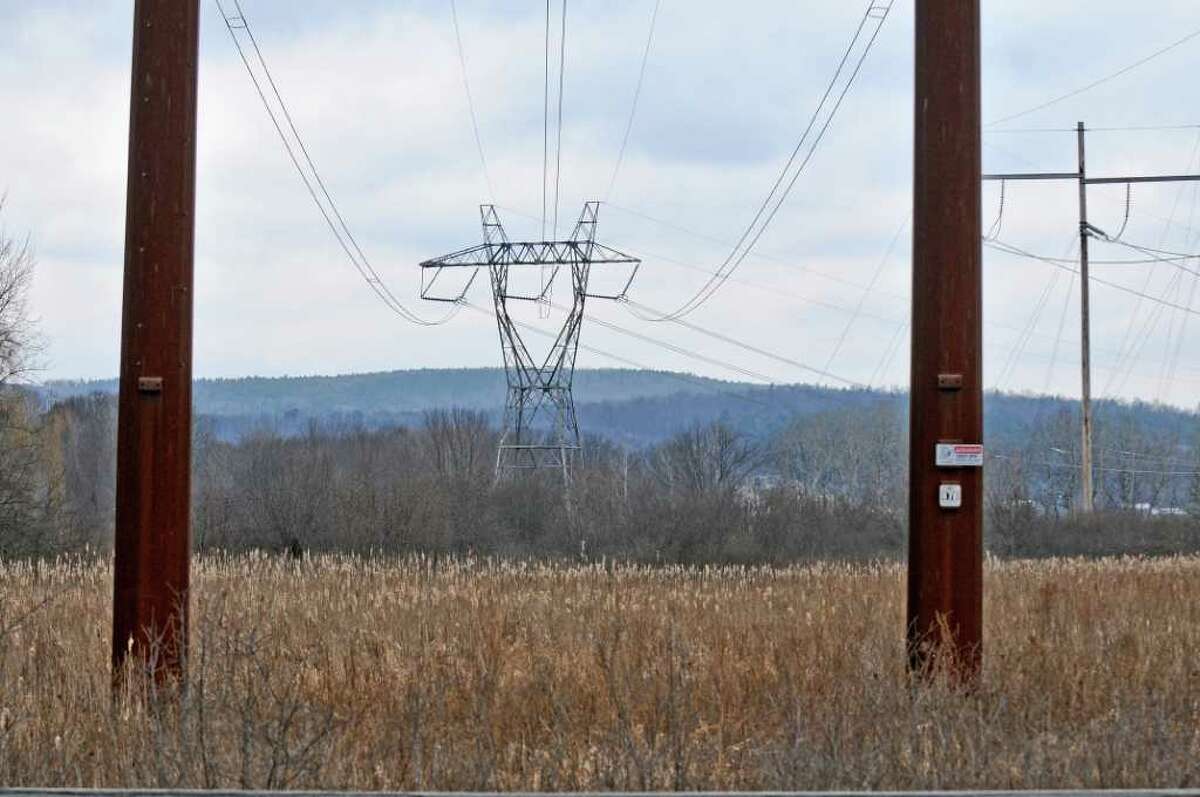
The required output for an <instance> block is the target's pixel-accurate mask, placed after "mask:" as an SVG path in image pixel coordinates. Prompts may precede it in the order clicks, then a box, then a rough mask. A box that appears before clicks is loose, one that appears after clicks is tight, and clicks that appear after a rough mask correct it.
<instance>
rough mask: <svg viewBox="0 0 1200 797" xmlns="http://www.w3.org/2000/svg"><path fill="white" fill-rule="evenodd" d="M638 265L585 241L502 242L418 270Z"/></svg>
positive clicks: (633, 259)
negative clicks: (577, 264)
mask: <svg viewBox="0 0 1200 797" xmlns="http://www.w3.org/2000/svg"><path fill="white" fill-rule="evenodd" d="M641 262H642V261H641V260H640V259H639V258H636V257H634V256H632V255H627V254H625V253H624V252H621V251H618V250H616V249H613V248H612V247H610V246H605V245H604V244H598V243H592V242H589V241H586V240H585V241H511V242H510V241H504V242H501V243H491V244H479V245H477V246H472V247H469V248H467V249H461V250H459V251H457V252H451V253H450V254H448V255H443V256H441V257H437V258H434V259H432V260H426V261H424V262H423V263H421V268H426V269H433V268H451V267H457V268H481V267H484V266H568V265H572V264H575V263H590V264H591V265H603V264H627V265H637V264H639V263H641Z"/></svg>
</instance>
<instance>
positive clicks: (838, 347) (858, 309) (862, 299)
mask: <svg viewBox="0 0 1200 797" xmlns="http://www.w3.org/2000/svg"><path fill="white" fill-rule="evenodd" d="M911 218H912V216H911V215H909V217H908V218H906V219H905V220H904V223H903V224H901V225H900V227H899V228H897V230H896V234H895V235H893V236H892V241H891V243H889V244H888V248H887V251H886V252H884V253H883V257H882V258H880V260H879V265H878V266H876V267H875V273H874V275H872V277H871V282H870V283H869V284H868V285H867V287H866V288H865V289H864V290H863V292H862V295H861V296H859V297H858V304H857V305H855V307H854V312H853V313H852V314H851V315H850V319H849V320H848V321H846V326H845V327H844V328H843V329H842V334H841V337H839V338H838V341H837V343H836V344H834V347H833V351H831V352H830V353H829V359H828V360H826V361H825V367H826V368H827V369H828V368H832V367H833V361H834V360H836V359H837V356H838V354H840V353H841V351H842V346H843V345H844V344H845V342H846V338H847V337H848V336H849V335H850V330H851V329H852V328H853V327H854V324H855V322H857V321H858V318H859V315H860V314H861V313H862V309H863V305H864V304H866V301H867V297H868V296H870V294H871V291H873V290H875V284H876V283H877V282H879V277H880V275H882V274H883V269H884V267H885V266H887V263H888V261H889V260H890V259H891V257H892V252H894V251H895V249H896V244H897V243H899V241H900V236H901V235H903V234H904V229H905V228H906V227H908V222H909V220H910V219H911Z"/></svg>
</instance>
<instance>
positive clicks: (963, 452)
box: [936, 443, 983, 468]
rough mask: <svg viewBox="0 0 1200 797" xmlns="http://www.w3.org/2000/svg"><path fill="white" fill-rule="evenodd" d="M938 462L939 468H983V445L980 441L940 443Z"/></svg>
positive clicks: (937, 450)
mask: <svg viewBox="0 0 1200 797" xmlns="http://www.w3.org/2000/svg"><path fill="white" fill-rule="evenodd" d="M936 462H937V466H938V467H939V468H982V467H983V446H982V445H981V444H979V443H938V444H937V448H936Z"/></svg>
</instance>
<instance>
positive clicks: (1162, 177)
mask: <svg viewBox="0 0 1200 797" xmlns="http://www.w3.org/2000/svg"><path fill="white" fill-rule="evenodd" d="M1197 181H1200V174H1159V175H1149V176H1144V177H1086V178H1084V180H1083V184H1084V185H1113V184H1116V185H1128V184H1129V183H1193V182H1197Z"/></svg>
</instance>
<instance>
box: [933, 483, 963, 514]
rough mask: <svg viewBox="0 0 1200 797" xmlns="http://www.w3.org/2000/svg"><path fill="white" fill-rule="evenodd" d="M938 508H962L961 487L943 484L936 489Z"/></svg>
mask: <svg viewBox="0 0 1200 797" xmlns="http://www.w3.org/2000/svg"><path fill="white" fill-rule="evenodd" d="M938 506H940V507H941V508H942V509H958V508H959V507H961V506H962V485H961V484H943V485H941V486H940V487H938Z"/></svg>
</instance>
